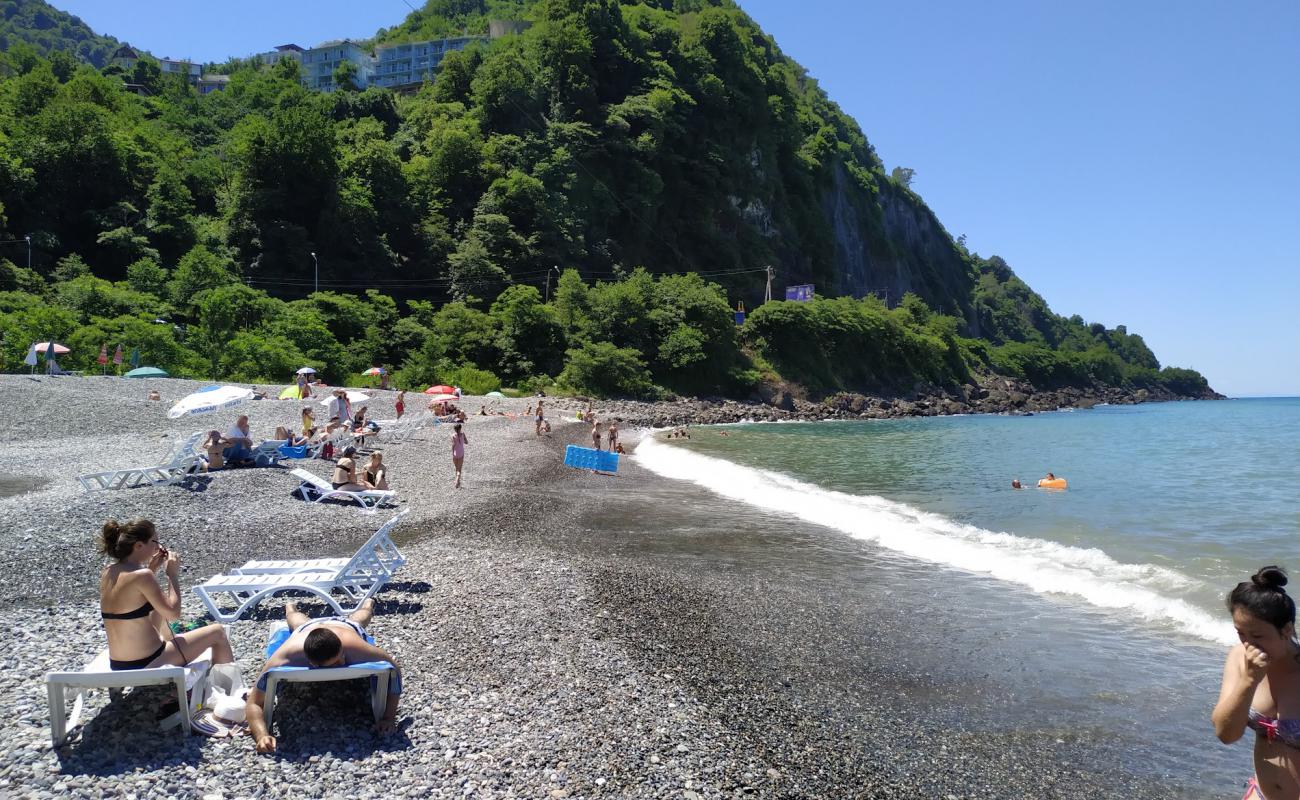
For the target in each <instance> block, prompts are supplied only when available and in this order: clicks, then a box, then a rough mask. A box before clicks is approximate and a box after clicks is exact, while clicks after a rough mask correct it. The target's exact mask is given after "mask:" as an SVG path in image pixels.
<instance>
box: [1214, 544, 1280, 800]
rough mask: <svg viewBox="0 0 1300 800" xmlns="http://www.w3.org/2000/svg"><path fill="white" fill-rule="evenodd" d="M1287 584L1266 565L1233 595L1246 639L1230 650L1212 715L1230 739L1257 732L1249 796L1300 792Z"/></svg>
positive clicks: (1235, 617) (1235, 619)
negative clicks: (1284, 711)
mask: <svg viewBox="0 0 1300 800" xmlns="http://www.w3.org/2000/svg"><path fill="white" fill-rule="evenodd" d="M1286 584H1287V576H1286V573H1285V572H1283V571H1282V570H1281V569H1280V568H1278V567H1263V568H1262V569H1260V571H1259V572H1256V573H1255V574H1254V575H1252V576H1251V577H1250V580H1249V581H1242V582H1241V583H1239V584H1237V586H1236V587H1235V588H1234V589H1233V590H1232V591H1231V592H1230V593H1229V594H1228V609H1229V610H1230V611H1231V612H1232V624H1233V627H1235V628H1236V629H1237V639H1238V640H1240V643H1239V644H1235V645H1233V646H1232V649H1230V650H1229V651H1228V657H1227V661H1226V663H1225V664H1224V665H1223V684H1222V686H1221V687H1220V689H1219V701H1218V702H1217V703H1215V705H1214V711H1213V713H1212V714H1211V715H1210V719H1211V720H1212V721H1213V722H1214V733H1215V735H1217V736H1218V737H1219V741H1221V742H1223V743H1224V744H1232V743H1233V742H1235V741H1237V740H1238V739H1240V738H1241V737H1242V735H1243V734H1245V732H1246V728H1250V729H1252V730H1254V731H1255V734H1256V735H1255V774H1254V775H1253V776H1251V778H1250V781H1249V782H1248V784H1247V789H1246V795H1245V797H1244V798H1243V800H1294V798H1296V797H1300V779H1297V777H1296V776H1297V775H1300V715H1297V709H1300V643H1297V642H1296V638H1295V601H1294V600H1292V599H1291V597H1290V595H1288V594H1287V593H1286V588H1285V587H1286ZM1282 709H1287V710H1288V711H1289V713H1290V715H1291V716H1289V717H1283V716H1282V714H1281V711H1282Z"/></svg>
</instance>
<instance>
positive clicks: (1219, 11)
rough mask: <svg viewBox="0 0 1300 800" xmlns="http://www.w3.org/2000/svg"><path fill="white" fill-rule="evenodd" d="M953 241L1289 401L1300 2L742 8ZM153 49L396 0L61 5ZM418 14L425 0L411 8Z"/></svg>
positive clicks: (1095, 317) (349, 29)
mask: <svg viewBox="0 0 1300 800" xmlns="http://www.w3.org/2000/svg"><path fill="white" fill-rule="evenodd" d="M740 3H741V6H742V7H743V8H744V9H745V10H746V11H747V12H748V13H749V14H750V15H751V16H753V17H754V19H755V20H757V22H758V23H759V24H760V25H761V26H762V27H763V29H764V30H766V31H767V32H768V33H770V34H771V35H772V36H774V37H775V39H776V41H777V42H778V44H779V45H780V46H781V48H782V49H783V50H784V51H785V52H786V53H787V54H788V55H790V56H791V57H793V58H794V59H795V60H796V61H798V62H799V63H801V64H803V65H804V66H805V67H806V68H807V69H808V71H809V73H810V74H811V75H813V76H814V77H815V78H817V79H818V80H819V81H820V83H821V85H822V86H823V87H824V88H825V89H826V90H827V92H828V93H829V94H830V96H831V98H832V99H834V100H835V101H837V102H838V103H839V104H840V106H841V107H842V108H843V109H844V110H845V111H846V112H848V113H849V114H850V115H852V116H853V117H854V118H856V119H857V120H858V122H859V124H860V125H861V126H862V129H863V131H864V132H865V133H866V135H867V138H868V139H869V140H870V141H871V142H872V144H873V145H875V147H876V150H877V152H879V154H880V156H881V158H883V159H884V161H885V164H886V167H887V168H892V167H894V166H898V165H902V166H907V167H911V168H913V169H915V170H916V180H915V182H914V184H913V187H914V188H915V189H916V190H917V191H918V192H919V193H920V194H921V196H922V197H923V198H925V200H926V202H927V203H928V204H929V205H930V206H931V207H932V208H933V209H934V210H935V212H936V213H937V214H938V215H939V218H940V219H941V220H942V221H943V223H944V224H945V226H947V228H948V230H949V231H951V232H952V234H953V235H954V236H955V235H958V234H963V233H964V234H966V235H967V237H968V244H969V246H970V247H972V248H973V249H974V250H976V251H977V252H979V253H980V254H982V255H992V254H997V255H1000V256H1002V257H1003V258H1005V259H1006V260H1007V262H1008V263H1010V264H1011V266H1012V267H1013V268H1014V269H1015V270H1016V272H1017V273H1019V274H1020V276H1021V277H1023V278H1024V279H1025V281H1026V282H1028V283H1029V285H1030V286H1032V287H1034V289H1036V290H1037V291H1038V292H1040V293H1041V294H1042V295H1043V296H1044V297H1045V298H1046V299H1047V301H1048V303H1049V304H1050V305H1051V306H1052V308H1053V309H1054V310H1055V311H1057V312H1058V313H1062V314H1067V315H1069V314H1075V313H1077V314H1080V315H1082V316H1083V317H1084V318H1085V319H1088V320H1090V321H1098V322H1104V323H1106V324H1107V325H1116V324H1125V325H1128V327H1129V330H1130V331H1131V332H1134V333H1140V334H1142V335H1143V336H1144V337H1145V338H1146V340H1147V343H1148V344H1150V345H1151V347H1152V349H1154V350H1155V352H1156V354H1157V355H1158V356H1159V357H1160V359H1161V361H1162V362H1163V363H1165V364H1172V365H1177V366H1190V367H1194V368H1196V369H1199V370H1201V371H1202V372H1203V373H1205V375H1206V377H1208V378H1209V379H1210V383H1211V384H1212V385H1213V386H1214V387H1215V388H1217V389H1218V390H1219V391H1222V392H1224V393H1226V394H1229V395H1258V394H1290V395H1300V324H1297V317H1298V316H1300V80H1297V76H1300V3H1297V2H1295V0H1252V2H1249V3H1240V4H1237V3H1223V2H1219V1H1218V0H1143V2H1132V0H1089V2H1086V3H1044V2H1041V1H1040V0H993V1H992V2H987V3H970V2H967V1H966V0H944V1H939V0H935V1H933V2H925V3H897V2H888V3H885V2H866V1H865V0H864V1H861V2H860V1H859V0H803V2H798V3H792V2H790V1H789V0H740ZM55 4H56V5H58V6H59V7H60V8H63V9H66V10H68V11H71V12H73V13H75V14H77V15H79V16H81V17H82V19H84V20H85V21H86V22H87V23H88V24H89V25H90V26H91V27H93V28H95V29H96V30H97V31H102V32H105V33H110V34H112V35H114V36H117V37H118V38H123V39H126V40H128V41H130V42H131V43H133V44H136V45H138V46H141V47H144V48H147V49H149V50H150V51H152V52H153V53H155V54H157V55H170V56H173V57H189V58H193V59H196V60H220V59H223V58H225V57H226V56H228V55H247V54H249V53H253V52H256V51H260V50H266V49H269V48H271V47H273V46H274V45H277V44H283V43H285V42H290V41H293V42H297V43H299V44H302V45H310V44H314V43H317V42H319V41H322V40H325V39H331V38H342V37H348V36H352V37H366V36H369V35H371V34H373V33H374V31H375V30H376V29H378V28H379V27H384V26H391V25H394V24H396V23H398V22H400V21H401V20H402V19H403V17H404V16H405V14H406V13H407V12H408V11H409V10H410V9H409V8H408V6H407V5H406V4H405V3H404V2H403V1H402V0H371V2H369V3H356V2H341V0H318V1H317V2H297V1H296V0H292V1H291V0H278V1H277V2H273V3H265V2H256V3H254V2H249V1H248V0H231V1H229V2H223V3H218V4H204V5H202V6H200V8H202V9H203V13H197V12H195V11H194V10H192V9H193V8H194V7H193V6H191V5H189V4H186V3H180V2H177V1H176V0H131V2H125V0H121V1H118V2H109V0H55ZM412 4H413V5H416V6H419V5H420V4H421V3H420V2H419V0H412Z"/></svg>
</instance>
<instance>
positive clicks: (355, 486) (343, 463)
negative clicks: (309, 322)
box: [330, 445, 370, 492]
mask: <svg viewBox="0 0 1300 800" xmlns="http://www.w3.org/2000/svg"><path fill="white" fill-rule="evenodd" d="M356 455H357V448H355V447H353V446H352V445H348V446H347V447H345V448H343V455H341V456H339V459H338V461H335V462H334V475H333V476H331V477H330V485H332V486H333V487H334V488H335V489H342V490H343V491H345V492H364V491H365V490H366V489H368V488H370V487H368V486H366V485H365V484H363V483H360V482H358V481H357V462H356Z"/></svg>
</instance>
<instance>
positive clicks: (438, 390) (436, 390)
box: [424, 386, 456, 394]
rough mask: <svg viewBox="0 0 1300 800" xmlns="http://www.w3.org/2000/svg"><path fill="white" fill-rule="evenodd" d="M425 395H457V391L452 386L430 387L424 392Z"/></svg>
mask: <svg viewBox="0 0 1300 800" xmlns="http://www.w3.org/2000/svg"><path fill="white" fill-rule="evenodd" d="M424 393H425V394H455V393H456V390H455V389H453V388H452V387H450V386H430V387H429V388H428V389H425V390H424Z"/></svg>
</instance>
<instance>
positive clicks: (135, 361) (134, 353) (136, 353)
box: [131, 347, 140, 367]
mask: <svg viewBox="0 0 1300 800" xmlns="http://www.w3.org/2000/svg"><path fill="white" fill-rule="evenodd" d="M131 366H133V367H138V366H140V348H138V347H136V348H134V349H133V350H131Z"/></svg>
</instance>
